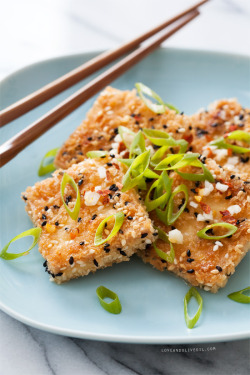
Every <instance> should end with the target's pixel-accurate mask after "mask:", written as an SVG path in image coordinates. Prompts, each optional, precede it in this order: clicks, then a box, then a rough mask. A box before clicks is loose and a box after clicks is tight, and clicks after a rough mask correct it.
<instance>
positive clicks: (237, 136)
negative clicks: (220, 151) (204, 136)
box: [210, 130, 250, 154]
mask: <svg viewBox="0 0 250 375" xmlns="http://www.w3.org/2000/svg"><path fill="white" fill-rule="evenodd" d="M226 139H233V140H237V141H244V142H247V143H250V134H249V133H248V132H245V131H242V130H235V131H234V132H231V133H229V134H228V135H227V137H226ZM226 139H225V138H223V137H220V138H217V139H215V140H214V141H212V142H210V145H212V146H217V147H218V148H225V149H231V150H232V151H234V152H236V153H238V154H241V153H247V152H250V148H247V147H241V146H236V145H231V144H230V143H227V142H226Z"/></svg>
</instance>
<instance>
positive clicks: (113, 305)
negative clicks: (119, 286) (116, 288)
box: [96, 286, 122, 314]
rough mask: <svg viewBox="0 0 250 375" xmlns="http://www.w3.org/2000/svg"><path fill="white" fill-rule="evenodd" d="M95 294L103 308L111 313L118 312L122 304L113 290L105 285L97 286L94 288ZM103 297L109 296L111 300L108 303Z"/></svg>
mask: <svg viewBox="0 0 250 375" xmlns="http://www.w3.org/2000/svg"><path fill="white" fill-rule="evenodd" d="M96 294H97V297H98V298H99V301H100V304H101V306H102V307H103V308H104V310H106V311H108V312H110V313H111V314H120V312H121V311H122V306H121V303H120V301H119V298H118V295H117V294H116V293H115V292H112V290H110V289H108V288H106V287H105V286H99V287H98V288H97V289H96ZM104 298H111V299H112V300H113V301H112V302H109V303H108V302H105V300H104Z"/></svg>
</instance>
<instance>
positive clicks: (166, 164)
mask: <svg viewBox="0 0 250 375" xmlns="http://www.w3.org/2000/svg"><path fill="white" fill-rule="evenodd" d="M183 156H184V154H168V155H167V157H166V158H164V159H163V160H162V161H161V162H160V163H159V164H157V165H156V167H155V170H156V171H165V170H169V169H171V167H170V166H171V165H175V164H176V163H178V162H179V161H180V160H181V159H182V158H183Z"/></svg>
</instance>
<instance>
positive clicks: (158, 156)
mask: <svg viewBox="0 0 250 375" xmlns="http://www.w3.org/2000/svg"><path fill="white" fill-rule="evenodd" d="M168 149H169V146H162V147H160V148H159V149H158V150H157V151H155V153H154V155H152V157H151V160H150V165H152V166H153V167H156V166H157V165H158V164H159V163H160V162H161V160H162V159H163V157H164V155H165V154H166V152H167V150H168Z"/></svg>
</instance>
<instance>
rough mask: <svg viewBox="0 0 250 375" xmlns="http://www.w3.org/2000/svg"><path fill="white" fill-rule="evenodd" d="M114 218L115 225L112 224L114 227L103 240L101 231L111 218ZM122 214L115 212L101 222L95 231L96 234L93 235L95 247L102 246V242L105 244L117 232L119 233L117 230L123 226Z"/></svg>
mask: <svg viewBox="0 0 250 375" xmlns="http://www.w3.org/2000/svg"><path fill="white" fill-rule="evenodd" d="M113 217H114V218H115V223H114V227H113V229H112V231H111V233H110V234H109V235H108V237H107V238H105V239H103V238H102V234H103V231H104V229H105V224H106V223H107V222H108V221H109V220H110V219H111V218H113ZM124 217H125V216H124V213H123V212H121V211H119V212H117V213H116V214H114V215H110V216H108V217H106V219H104V220H102V221H101V223H100V224H99V225H98V228H97V230H96V234H95V241H94V244H95V246H99V245H102V244H103V243H104V242H107V241H109V240H110V239H111V238H112V237H114V236H115V235H116V234H117V232H118V231H119V229H120V228H121V226H122V224H123V221H124Z"/></svg>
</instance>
